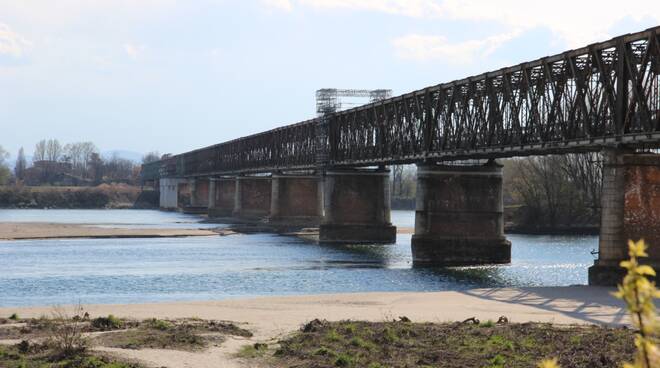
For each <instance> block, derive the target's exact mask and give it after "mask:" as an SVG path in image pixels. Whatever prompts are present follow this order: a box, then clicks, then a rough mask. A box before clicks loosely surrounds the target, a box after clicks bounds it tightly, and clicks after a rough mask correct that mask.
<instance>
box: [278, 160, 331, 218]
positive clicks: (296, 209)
mask: <svg viewBox="0 0 660 368" xmlns="http://www.w3.org/2000/svg"><path fill="white" fill-rule="evenodd" d="M271 188H272V192H271V198H270V200H271V202H270V217H269V221H270V222H271V223H274V224H283V225H294V224H295V225H303V224H305V225H315V224H318V223H319V222H320V219H321V216H322V210H323V208H322V192H321V191H322V186H321V185H320V180H319V177H318V176H316V175H292V174H280V173H278V174H274V175H273V177H272V187H271Z"/></svg>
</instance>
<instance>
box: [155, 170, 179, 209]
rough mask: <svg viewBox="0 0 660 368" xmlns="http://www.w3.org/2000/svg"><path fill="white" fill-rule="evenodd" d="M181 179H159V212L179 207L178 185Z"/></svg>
mask: <svg viewBox="0 0 660 368" xmlns="http://www.w3.org/2000/svg"><path fill="white" fill-rule="evenodd" d="M181 180H182V179H176V178H161V179H160V180H159V185H160V201H159V207H160V209H161V210H165V211H172V210H176V209H177V208H178V207H179V201H178V196H179V192H178V190H179V183H180V182H181Z"/></svg>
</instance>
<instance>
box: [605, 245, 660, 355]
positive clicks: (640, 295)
mask: <svg viewBox="0 0 660 368" xmlns="http://www.w3.org/2000/svg"><path fill="white" fill-rule="evenodd" d="M646 249H647V245H646V243H645V242H644V240H640V241H638V242H634V241H632V240H631V241H629V242H628V255H629V256H630V260H628V261H623V262H621V267H623V268H625V269H626V270H628V273H627V274H626V276H625V277H624V279H623V283H622V284H621V285H619V291H617V292H616V293H614V296H615V297H617V298H619V299H621V300H623V301H625V302H626V305H627V308H628V311H629V312H630V314H631V316H632V323H633V325H634V326H635V328H637V330H638V333H637V336H635V346H637V353H636V355H635V362H634V363H633V364H624V368H658V367H659V366H660V356H659V355H660V354H658V331H659V329H658V327H659V325H658V320H657V314H656V309H655V305H654V304H653V299H655V298H658V297H660V291H658V289H656V287H655V283H654V282H651V281H649V279H648V277H649V276H651V277H655V275H656V273H655V270H653V268H652V267H651V266H647V265H640V264H639V258H642V257H648V254H647V253H646Z"/></svg>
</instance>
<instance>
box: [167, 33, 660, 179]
mask: <svg viewBox="0 0 660 368" xmlns="http://www.w3.org/2000/svg"><path fill="white" fill-rule="evenodd" d="M319 137H320V138H319ZM616 145H628V146H632V147H640V146H648V147H658V146H660V27H655V28H651V29H648V30H646V31H643V32H639V33H635V34H629V35H624V36H620V37H617V38H614V39H612V40H609V41H606V42H602V43H598V44H593V45H590V46H588V47H584V48H580V49H577V50H571V51H568V52H565V53H562V54H558V55H554V56H550V57H546V58H543V59H539V60H536V61H532V62H528V63H523V64H520V65H517V66H514V67H510V68H504V69H500V70H498V71H495V72H490V73H485V74H481V75H478V76H474V77H470V78H466V79H462V80H458V81H454V82H450V83H445V84H440V85H436V86H432V87H428V88H425V89H421V90H418V91H414V92H411V93H408V94H405V95H402V96H398V97H394V98H390V99H386V100H382V101H377V102H374V103H370V104H367V105H365V106H361V107H358V108H354V109H350V110H346V111H341V112H336V113H331V114H327V115H325V116H323V117H320V118H317V119H313V120H309V121H306V122H302V123H299V124H295V125H290V126H286V127H282V128H278V129H274V130H271V131H268V132H264V133H260V134H256V135H253V136H249V137H245V138H241V139H237V140H234V141H230V142H227V143H222V144H219V145H215V146H211V147H208V148H204V149H201V150H196V151H192V152H188V153H184V154H182V155H179V156H175V157H172V158H171V159H170V161H172V162H170V163H169V164H167V163H165V165H163V166H167V167H169V168H170V170H163V167H161V175H163V174H167V175H171V174H175V175H178V176H194V175H209V174H211V175H213V174H234V173H248V172H267V171H274V170H286V169H288V170H293V169H314V168H318V167H319V166H326V165H331V166H370V165H385V164H392V163H414V162H422V161H426V160H438V161H440V160H460V159H470V158H486V157H487V158H495V157H512V156H521V155H533V154H550V153H572V152H585V151H594V150H599V149H602V148H603V147H606V146H616ZM319 157H322V159H319ZM174 161H176V164H173V162H174ZM173 166H176V170H174V171H176V173H174V172H173V171H172V170H171V168H172V167H173ZM164 171H167V172H166V173H165V172H164Z"/></svg>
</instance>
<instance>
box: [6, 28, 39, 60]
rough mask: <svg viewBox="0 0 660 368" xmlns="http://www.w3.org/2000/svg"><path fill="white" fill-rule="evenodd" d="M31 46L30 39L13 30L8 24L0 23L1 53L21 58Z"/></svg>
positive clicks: (13, 57)
mask: <svg viewBox="0 0 660 368" xmlns="http://www.w3.org/2000/svg"><path fill="white" fill-rule="evenodd" d="M31 47H32V43H31V42H30V41H28V40H26V39H25V38H23V37H22V36H21V35H19V34H18V33H16V32H14V31H12V29H11V28H9V26H8V25H6V24H4V23H0V55H2V56H5V57H10V58H12V59H20V58H22V57H23V56H25V53H26V52H27V51H28V50H29V49H30V48H31Z"/></svg>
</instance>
